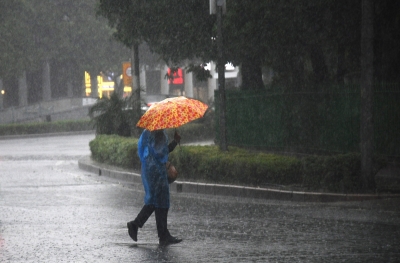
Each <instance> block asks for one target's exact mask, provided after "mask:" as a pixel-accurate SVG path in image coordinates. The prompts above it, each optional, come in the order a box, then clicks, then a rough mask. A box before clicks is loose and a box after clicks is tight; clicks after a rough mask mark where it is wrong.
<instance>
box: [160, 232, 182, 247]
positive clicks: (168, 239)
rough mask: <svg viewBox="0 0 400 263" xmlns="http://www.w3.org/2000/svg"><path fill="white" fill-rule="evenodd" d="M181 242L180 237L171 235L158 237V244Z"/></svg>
mask: <svg viewBox="0 0 400 263" xmlns="http://www.w3.org/2000/svg"><path fill="white" fill-rule="evenodd" d="M180 242H182V239H179V238H176V237H173V236H171V235H167V236H166V237H165V238H160V245H161V246H168V245H171V244H178V243H180Z"/></svg>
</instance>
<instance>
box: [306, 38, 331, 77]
mask: <svg viewBox="0 0 400 263" xmlns="http://www.w3.org/2000/svg"><path fill="white" fill-rule="evenodd" d="M309 54H310V59H311V63H312V68H313V72H314V81H315V84H321V83H323V82H324V81H325V80H326V78H327V75H328V68H327V67H326V63H325V58H324V52H323V51H322V49H321V46H320V45H312V46H310V49H309Z"/></svg>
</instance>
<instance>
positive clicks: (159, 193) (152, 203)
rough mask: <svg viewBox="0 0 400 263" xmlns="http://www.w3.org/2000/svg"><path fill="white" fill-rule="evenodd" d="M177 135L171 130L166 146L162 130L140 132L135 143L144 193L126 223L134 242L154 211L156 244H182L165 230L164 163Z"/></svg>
mask: <svg viewBox="0 0 400 263" xmlns="http://www.w3.org/2000/svg"><path fill="white" fill-rule="evenodd" d="M180 140H181V136H180V135H179V134H178V133H177V132H176V131H175V134H174V140H173V141H172V142H171V143H169V144H168V136H167V133H166V132H165V130H155V131H149V130H146V129H145V130H144V131H143V132H142V134H141V136H140V138H139V141H138V155H139V158H140V162H141V164H142V168H141V177H142V183H143V187H144V191H145V196H144V206H143V208H142V209H141V211H140V212H139V214H138V215H137V217H136V218H135V220H133V221H130V222H128V223H127V227H128V234H129V236H130V237H131V238H132V239H133V240H134V241H137V234H138V229H139V228H142V227H143V225H144V224H145V223H146V221H147V220H148V219H149V217H150V216H151V215H152V213H153V212H155V217H156V225H157V233H158V238H159V244H160V245H169V244H176V243H179V242H181V241H182V239H178V238H176V237H173V236H171V234H170V233H169V230H168V226H167V222H168V210H169V207H170V195H169V184H168V178H167V168H166V162H167V161H168V154H169V153H170V152H172V151H173V150H174V149H175V147H176V145H177V144H178V143H179V142H180Z"/></svg>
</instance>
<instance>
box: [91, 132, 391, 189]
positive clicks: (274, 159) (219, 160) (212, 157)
mask: <svg viewBox="0 0 400 263" xmlns="http://www.w3.org/2000/svg"><path fill="white" fill-rule="evenodd" d="M90 150H91V152H92V158H93V159H94V160H96V161H98V162H102V163H107V164H111V165H116V166H120V167H123V168H128V169H133V170H136V171H139V170H140V161H139V158H138V156H137V139H136V138H124V137H119V136H117V135H101V136H97V137H96V138H95V139H94V140H92V141H91V142H90ZM170 161H171V162H172V163H173V164H174V165H175V166H176V168H177V170H178V171H179V178H180V179H181V180H187V181H194V182H207V183H225V184H241V185H247V186H260V187H265V186H269V185H280V186H281V187H288V186H292V187H301V188H302V189H308V190H316V191H329V192H342V193H356V192H359V191H360V190H361V173H360V154H357V153H348V154H340V155H333V156H316V155H315V156H307V157H293V156H284V155H277V154H270V153H264V152H255V151H249V150H246V149H241V148H238V147H229V151H227V152H221V151H220V150H219V148H218V147H217V146H177V148H176V149H175V150H174V151H173V152H172V153H171V154H170ZM384 165H386V160H384V159H376V167H375V168H374V169H375V171H376V172H377V171H378V170H379V169H380V168H382V167H383V166H384Z"/></svg>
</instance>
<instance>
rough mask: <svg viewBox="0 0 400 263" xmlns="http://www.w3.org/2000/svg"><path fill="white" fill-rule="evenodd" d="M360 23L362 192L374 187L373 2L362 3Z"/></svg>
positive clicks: (365, 0) (366, 0) (371, 0)
mask: <svg viewBox="0 0 400 263" xmlns="http://www.w3.org/2000/svg"><path fill="white" fill-rule="evenodd" d="M361 10H362V21H361V127H360V128H361V131H360V148H361V149H360V150H361V176H362V187H363V190H364V191H369V190H371V189H373V188H374V187H375V180H374V175H373V173H372V167H373V155H374V125H373V124H374V123H373V93H374V92H373V82H374V64H373V62H374V47H373V43H374V39H373V38H374V17H373V16H374V1H373V0H363V1H362V9H361Z"/></svg>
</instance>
